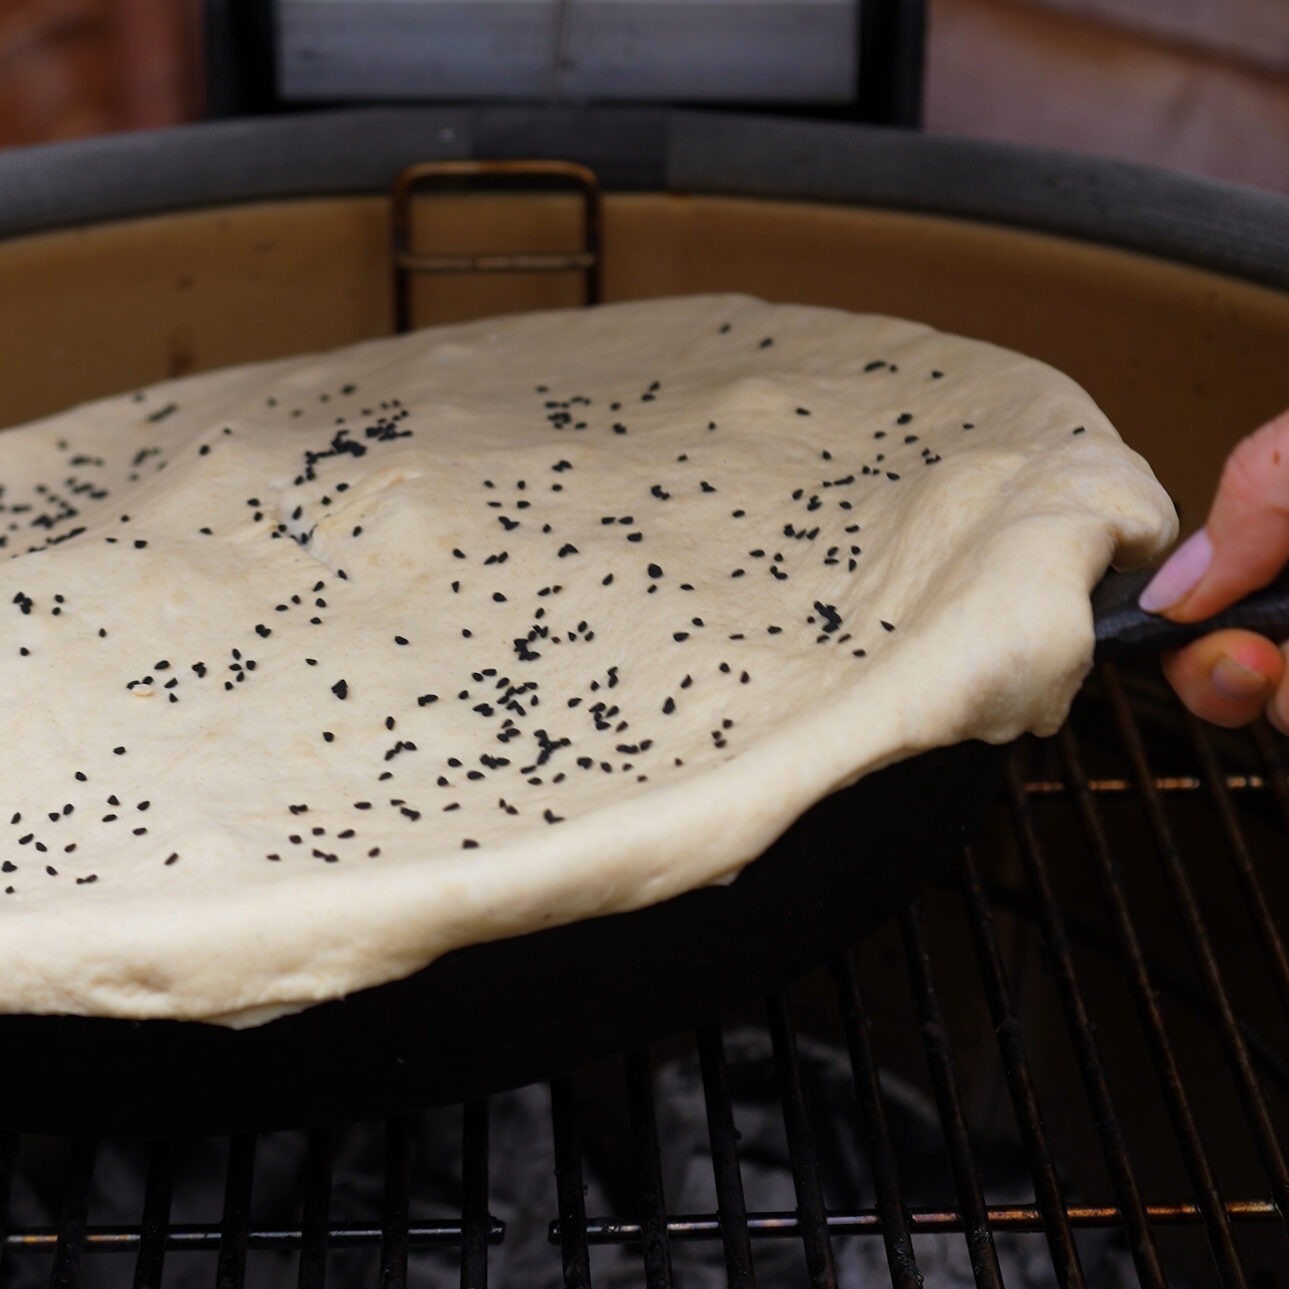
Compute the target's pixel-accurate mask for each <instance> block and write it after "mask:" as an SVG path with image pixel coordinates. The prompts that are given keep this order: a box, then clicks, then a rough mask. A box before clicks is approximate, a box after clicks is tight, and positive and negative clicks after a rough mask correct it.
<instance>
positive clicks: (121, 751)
mask: <svg viewBox="0 0 1289 1289" xmlns="http://www.w3.org/2000/svg"><path fill="white" fill-rule="evenodd" d="M112 751H113V753H115V754H116V755H117V756H124V755H125V748H123V747H114V748H113V749H112Z"/></svg>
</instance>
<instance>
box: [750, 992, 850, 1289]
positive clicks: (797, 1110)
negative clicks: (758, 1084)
mask: <svg viewBox="0 0 1289 1289" xmlns="http://www.w3.org/2000/svg"><path fill="white" fill-rule="evenodd" d="M765 1011H766V1017H767V1019H768V1020H769V1022H770V1041H771V1043H772V1044H773V1047H774V1065H775V1069H776V1070H777V1071H778V1074H779V1092H780V1095H781V1096H782V1098H783V1122H784V1126H785V1127H786V1128H787V1130H788V1153H789V1156H790V1157H791V1160H792V1181H793V1184H794V1186H795V1187H796V1192H797V1218H798V1221H799V1223H800V1233H801V1242H802V1244H803V1245H804V1247H805V1253H806V1270H807V1271H808V1272H809V1275H810V1284H811V1289H837V1269H836V1267H835V1266H834V1264H833V1253H832V1242H831V1241H830V1240H829V1238H828V1218H827V1210H826V1209H825V1208H824V1195H823V1185H822V1183H821V1181H820V1177H819V1158H818V1152H817V1151H816V1150H815V1145H814V1130H813V1129H812V1127H811V1125H810V1115H809V1112H808V1110H807V1109H806V1099H805V1092H804V1090H803V1088H802V1084H801V1066H800V1063H799V1062H798V1060H797V1050H796V1037H795V1035H794V1034H793V1032H792V1022H791V1020H790V1019H789V1017H788V1008H787V1004H786V1003H785V1001H784V999H783V995H782V994H771V996H770V997H769V998H767V999H766V1001H765Z"/></svg>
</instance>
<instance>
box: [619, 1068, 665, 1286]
mask: <svg viewBox="0 0 1289 1289" xmlns="http://www.w3.org/2000/svg"><path fill="white" fill-rule="evenodd" d="M624 1064H625V1066H626V1078H627V1110H628V1114H629V1116H630V1120H631V1145H632V1150H633V1153H634V1155H635V1174H636V1184H637V1187H638V1190H639V1203H640V1210H639V1212H640V1219H639V1220H640V1251H641V1255H642V1257H643V1259H644V1273H645V1284H646V1285H647V1286H648V1289H671V1283H672V1276H671V1250H670V1248H669V1247H668V1244H667V1202H666V1198H665V1197H664V1195H663V1190H662V1166H661V1162H660V1158H659V1155H660V1152H659V1147H658V1124H657V1121H656V1119H655V1117H654V1108H653V1069H652V1068H651V1066H650V1064H649V1053H648V1052H632V1053H630V1054H629V1055H628V1056H627V1058H626V1061H625V1062H624Z"/></svg>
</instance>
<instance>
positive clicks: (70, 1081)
mask: <svg viewBox="0 0 1289 1289" xmlns="http://www.w3.org/2000/svg"><path fill="white" fill-rule="evenodd" d="M1147 576H1148V574H1140V573H1139V574H1111V575H1110V576H1108V577H1107V578H1106V579H1105V580H1104V581H1103V582H1102V583H1101V585H1100V586H1099V587H1098V588H1097V590H1096V592H1095V593H1094V595H1093V607H1094V615H1095V618H1096V629H1097V656H1098V658H1113V657H1121V656H1123V655H1125V654H1129V653H1142V652H1157V651H1160V650H1164V649H1169V648H1176V647H1178V646H1179V645H1180V644H1182V643H1184V642H1185V641H1187V640H1189V639H1191V638H1193V637H1195V636H1197V635H1199V634H1201V632H1203V631H1205V630H1208V629H1211V628H1212V627H1213V626H1214V625H1231V626H1235V625H1242V626H1249V627H1252V628H1254V629H1256V630H1259V631H1262V632H1264V633H1266V634H1269V635H1273V636H1276V637H1279V638H1283V637H1285V636H1286V635H1289V573H1287V574H1286V575H1282V577H1281V578H1280V580H1279V581H1278V582H1277V583H1275V584H1274V585H1273V586H1272V587H1270V588H1268V589H1267V590H1266V591H1264V592H1261V593H1259V594H1258V595H1257V596H1254V597H1250V598H1249V599H1248V600H1245V601H1244V602H1242V604H1241V605H1239V606H1237V607H1236V608H1235V609H1233V610H1231V611H1229V612H1228V613H1225V614H1223V615H1221V617H1220V618H1218V619H1214V620H1213V621H1212V622H1210V623H1206V624H1204V625H1203V626H1192V627H1177V626H1175V625H1174V624H1172V623H1168V622H1166V621H1164V620H1163V619H1160V618H1154V617H1151V616H1150V615H1148V614H1144V613H1142V612H1141V610H1139V609H1138V608H1137V607H1136V600H1137V595H1138V594H1139V592H1140V590H1141V588H1142V586H1143V585H1144V583H1145V580H1146V578H1147ZM1007 756H1008V749H1007V748H1005V747H991V746H988V745H986V744H984V743H962V744H959V745H957V746H955V747H948V748H942V749H939V750H936V751H932V752H927V753H924V754H923V755H920V756H917V757H913V758H911V759H909V760H907V761H904V762H901V763H898V764H896V765H893V766H890V767H889V768H887V769H885V770H882V771H880V772H879V773H876V774H873V775H870V776H868V777H866V778H864V779H861V780H860V781H859V782H858V783H856V784H855V785H854V786H852V787H850V788H848V789H846V790H844V791H842V792H840V793H837V794H835V795H834V796H832V797H829V798H828V799H827V800H825V801H823V802H821V803H819V804H818V805H817V806H815V807H814V808H813V809H811V810H810V811H808V812H807V813H806V814H805V815H804V816H802V818H801V819H799V820H798V821H797V823H796V824H794V825H793V826H792V828H791V829H789V831H788V832H787V833H786V834H785V835H784V836H783V837H782V838H780V840H779V841H777V842H776V843H775V844H774V845H773V846H771V847H770V849H769V850H768V851H766V852H765V854H763V855H762V856H761V857H760V858H759V859H757V860H756V861H755V862H754V863H752V864H750V865H749V866H748V867H747V868H746V869H745V870H744V872H743V873H742V874H741V875H740V876H739V878H738V879H737V880H736V881H735V882H733V883H732V884H731V885H730V886H726V887H715V888H712V887H709V888H703V889H701V890H696V891H691V892H689V893H688V894H685V895H681V896H678V897H677V898H675V899H671V900H668V901H666V902H664V903H662V904H658V905H655V906H654V907H652V908H646V909H641V910H638V911H636V912H633V913H622V914H616V915H613V916H610V917H601V918H595V919H592V920H589V921H585V922H580V923H575V924H573V925H570V926H564V927H554V928H551V929H548V930H544V931H538V932H534V933H533V934H530V935H525V936H519V937H516V938H514V939H509V940H501V941H495V942H493V943H490V944H481V945H476V946H473V947H470V948H466V949H460V950H457V951H456V952H454V953H451V954H449V955H447V956H446V957H444V958H441V959H440V960H439V961H437V962H434V963H432V964H431V965H430V966H428V967H426V968H425V969H424V970H422V971H419V972H417V973H416V974H415V975H413V976H411V977H409V978H408V979H406V980H400V981H395V982H393V983H391V984H386V985H381V986H379V987H377V988H374V989H368V990H364V991H363V992H361V993H358V994H354V995H353V996H351V997H349V998H346V999H343V1000H341V1001H339V1002H333V1003H325V1004H322V1005H320V1006H317V1007H313V1008H310V1009H309V1010H308V1011H305V1012H302V1013H300V1014H298V1015H295V1016H288V1017H284V1018H283V1019H281V1020H278V1021H274V1022H272V1023H271V1024H268V1025H264V1026H262V1027H260V1028H258V1029H252V1030H243V1031H232V1030H226V1029H221V1028H218V1027H215V1026H209V1025H202V1024H194V1023H178V1022H172V1021H146V1022H137V1021H120V1020H101V1019H93V1018H84V1017H71V1016H64V1017H60V1016H9V1017H0V1042H3V1050H4V1051H5V1053H6V1054H7V1057H8V1059H7V1060H6V1062H5V1076H4V1077H5V1087H6V1090H7V1093H8V1095H7V1096H6V1097H5V1098H4V1100H3V1103H2V1109H0V1123H2V1124H3V1125H4V1126H7V1127H12V1128H16V1129H21V1130H26V1131H42V1130H44V1131H52V1132H59V1133H76V1132H84V1133H90V1134H110V1133H115V1132H120V1133H128V1134H131V1135H137V1134H142V1135H150V1134H168V1133H182V1134H191V1133H194V1132H211V1133H217V1132H228V1131H237V1130H245V1129H251V1128H260V1129H263V1128H270V1127H287V1126H296V1125H303V1124H308V1123H317V1122H326V1121H342V1120H346V1119H355V1118H359V1117H367V1116H370V1115H378V1114H379V1115H385V1114H391V1113H398V1112H402V1111H406V1110H410V1109H413V1108H416V1107H421V1106H427V1105H434V1104H443V1103H448V1102H455V1101H462V1100H468V1099H471V1098H474V1097H479V1096H483V1095H487V1094H489V1093H492V1092H496V1091H500V1090H502V1089H504V1088H508V1087H517V1086H520V1085H522V1084H524V1083H528V1082H532V1081H535V1080H538V1079H544V1078H550V1077H552V1076H554V1075H556V1074H559V1073H562V1072H565V1071H567V1070H571V1069H573V1068H575V1067H577V1066H579V1065H582V1064H585V1063H587V1062H590V1061H594V1060H597V1059H602V1058H604V1057H607V1056H610V1055H613V1054H615V1053H618V1052H623V1051H627V1050H630V1049H631V1048H634V1047H638V1046H641V1045H644V1044H647V1043H649V1042H652V1041H655V1040H657V1039H660V1038H662V1037H665V1036H666V1035H668V1034H672V1033H675V1032H678V1031H680V1030H683V1029H687V1028H691V1027H692V1026H694V1025H697V1024H699V1023H701V1022H702V1021H703V1020H706V1019H708V1018H709V1017H711V1016H713V1015H715V1014H718V1013H719V1012H721V1011H724V1010H727V1009H728V1008H730V1007H733V1006H735V1005H738V1004H740V1003H745V1002H748V1001H750V1000H753V999H755V998H757V997H760V996H761V995H763V994H764V993H766V992H768V991H770V990H772V989H775V988H778V987H779V986H781V985H782V984H784V983H785V982H786V981H788V980H791V979H792V978H793V977H795V976H797V975H800V974H802V973H803V972H805V971H807V970H809V969H811V968H813V967H815V966H818V965H819V964H820V963H823V962H825V961H827V960H828V959H829V958H831V957H833V956H834V955H835V954H836V953H837V952H838V951H840V950H841V949H842V948H843V947H844V946H846V945H848V944H852V943H854V942H855V941H856V940H857V939H858V938H859V937H860V936H862V935H863V934H865V933H866V932H868V931H871V930H872V929H874V928H875V927H876V926H878V925H879V924H880V923H881V922H883V921H885V919H886V918H888V917H889V916H890V915H891V914H892V913H893V912H894V911H895V910H896V909H898V908H899V907H900V906H901V905H902V904H903V903H905V902H906V901H907V900H908V899H910V898H911V897H912V896H913V895H914V894H915V893H916V892H917V891H918V890H919V889H920V888H922V887H923V886H925V885H926V884H928V883H929V882H930V881H931V880H932V879H933V878H934V877H936V876H937V875H938V874H939V873H940V872H941V871H942V869H943V868H944V867H946V866H947V864H948V863H949V862H950V861H951V859H952V858H953V856H954V854H955V852H960V848H961V845H962V842H963V840H964V837H965V833H966V830H967V829H968V828H969V827H970V826H971V825H972V824H973V823H974V822H975V821H976V820H977V819H978V818H979V816H980V815H981V814H982V812H983V811H984V809H985V807H986V806H987V805H988V803H989V802H990V800H991V798H992V797H993V795H994V793H995V791H996V789H997V787H998V786H999V783H1000V782H1001V778H1002V774H1003V769H1004V766H1005V764H1006V760H1007Z"/></svg>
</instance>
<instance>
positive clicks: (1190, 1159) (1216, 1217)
mask: <svg viewBox="0 0 1289 1289" xmlns="http://www.w3.org/2000/svg"><path fill="white" fill-rule="evenodd" d="M1108 666H1109V665H1108ZM1107 670H1108V667H1107ZM1060 743H1061V752H1062V757H1063V760H1064V764H1065V771H1066V776H1067V779H1068V782H1069V786H1070V790H1071V792H1072V793H1073V796H1074V799H1075V802H1076V803H1077V805H1078V809H1079V818H1080V821H1081V823H1082V824H1083V828H1084V831H1085V834H1086V836H1087V840H1088V850H1089V852H1090V854H1091V857H1092V859H1093V862H1094V867H1095V870H1096V874H1097V878H1098V881H1099V883H1100V887H1101V896H1102V900H1103V902H1104V904H1105V907H1106V911H1107V913H1108V915H1109V918H1110V925H1111V928H1112V930H1113V932H1114V936H1115V941H1116V943H1117V945H1118V949H1119V953H1120V956H1121V958H1122V962H1123V967H1124V974H1125V976H1126V977H1127V980H1128V985H1129V988H1130V989H1131V991H1132V998H1133V1002H1134V1003H1135V1004H1136V1008H1137V1015H1138V1018H1139V1020H1140V1022H1141V1028H1142V1031H1143V1033H1144V1035H1145V1037H1146V1041H1147V1043H1148V1044H1149V1047H1150V1055H1151V1060H1152V1062H1153V1065H1154V1071H1155V1075H1156V1077H1157V1078H1158V1080H1159V1088H1160V1092H1161V1093H1162V1096H1163V1101H1164V1105H1165V1106H1166V1108H1167V1110H1168V1115H1169V1118H1170V1119H1171V1120H1172V1123H1173V1129H1174V1135H1175V1137H1176V1140H1177V1145H1178V1149H1179V1150H1180V1151H1181V1155H1182V1158H1183V1160H1184V1161H1185V1165H1186V1172H1187V1174H1188V1176H1189V1177H1190V1180H1191V1185H1192V1186H1193V1187H1194V1190H1195V1195H1196V1199H1197V1201H1198V1203H1199V1205H1200V1208H1201V1210H1202V1212H1203V1214H1204V1222H1205V1228H1206V1231H1207V1234H1208V1238H1209V1246H1210V1248H1211V1250H1212V1253H1213V1259H1214V1262H1215V1263H1216V1264H1217V1267H1218V1270H1219V1272H1220V1274H1221V1277H1222V1283H1223V1285H1225V1286H1227V1287H1228V1289H1243V1287H1244V1286H1245V1284H1246V1281H1245V1277H1244V1271H1243V1269H1242V1268H1241V1266H1240V1259H1239V1255H1238V1253H1237V1252H1236V1248H1235V1241H1234V1239H1233V1238H1232V1235H1231V1223H1230V1219H1229V1218H1228V1216H1227V1212H1226V1208H1225V1206H1224V1204H1223V1202H1222V1195H1221V1192H1220V1191H1219V1190H1218V1185H1217V1180H1216V1178H1215V1177H1214V1175H1213V1168H1212V1165H1211V1164H1210V1162H1209V1158H1208V1153H1207V1152H1206V1150H1205V1149H1204V1143H1203V1141H1202V1140H1201V1138H1200V1134H1199V1128H1198V1126H1197V1125H1196V1123H1195V1116H1194V1113H1193V1111H1192V1110H1191V1105H1190V1098H1189V1097H1188V1095H1187V1093H1186V1087H1185V1084H1184V1082H1183V1080H1182V1076H1181V1071H1180V1070H1179V1068H1178V1065H1177V1059H1176V1057H1175V1056H1174V1054H1173V1047H1172V1043H1171V1041H1170V1039H1169V1037H1168V1031H1167V1029H1166V1028H1165V1026H1164V1019H1163V1014H1162V1012H1161V1011H1160V1006H1159V998H1158V996H1157V995H1156V993H1155V987H1154V983H1153V982H1152V980H1151V977H1150V968H1149V966H1148V965H1147V962H1146V956H1145V953H1144V951H1143V950H1142V947H1141V940H1140V938H1139V936H1138V934H1137V928H1136V926H1135V925H1134V923H1133V920H1132V914H1131V912H1130V910H1129V908H1128V902H1127V899H1126V897H1125V894H1124V890H1123V882H1122V876H1121V874H1120V872H1119V869H1118V865H1117V863H1116V861H1115V857H1114V851H1113V848H1112V845H1111V841H1110V838H1109V836H1108V835H1107V833H1106V829H1105V824H1104V821H1103V820H1102V818H1101V815H1100V813H1099V811H1098V810H1097V806H1096V800H1095V798H1094V797H1093V794H1092V791H1091V788H1090V787H1089V785H1088V780H1087V775H1086V773H1085V772H1084V769H1083V765H1082V761H1081V759H1080V755H1079V749H1078V745H1077V744H1076V742H1075V740H1074V735H1073V733H1072V732H1071V731H1070V728H1069V726H1068V725H1067V726H1066V727H1065V728H1064V729H1063V730H1062V731H1061V734H1060Z"/></svg>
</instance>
